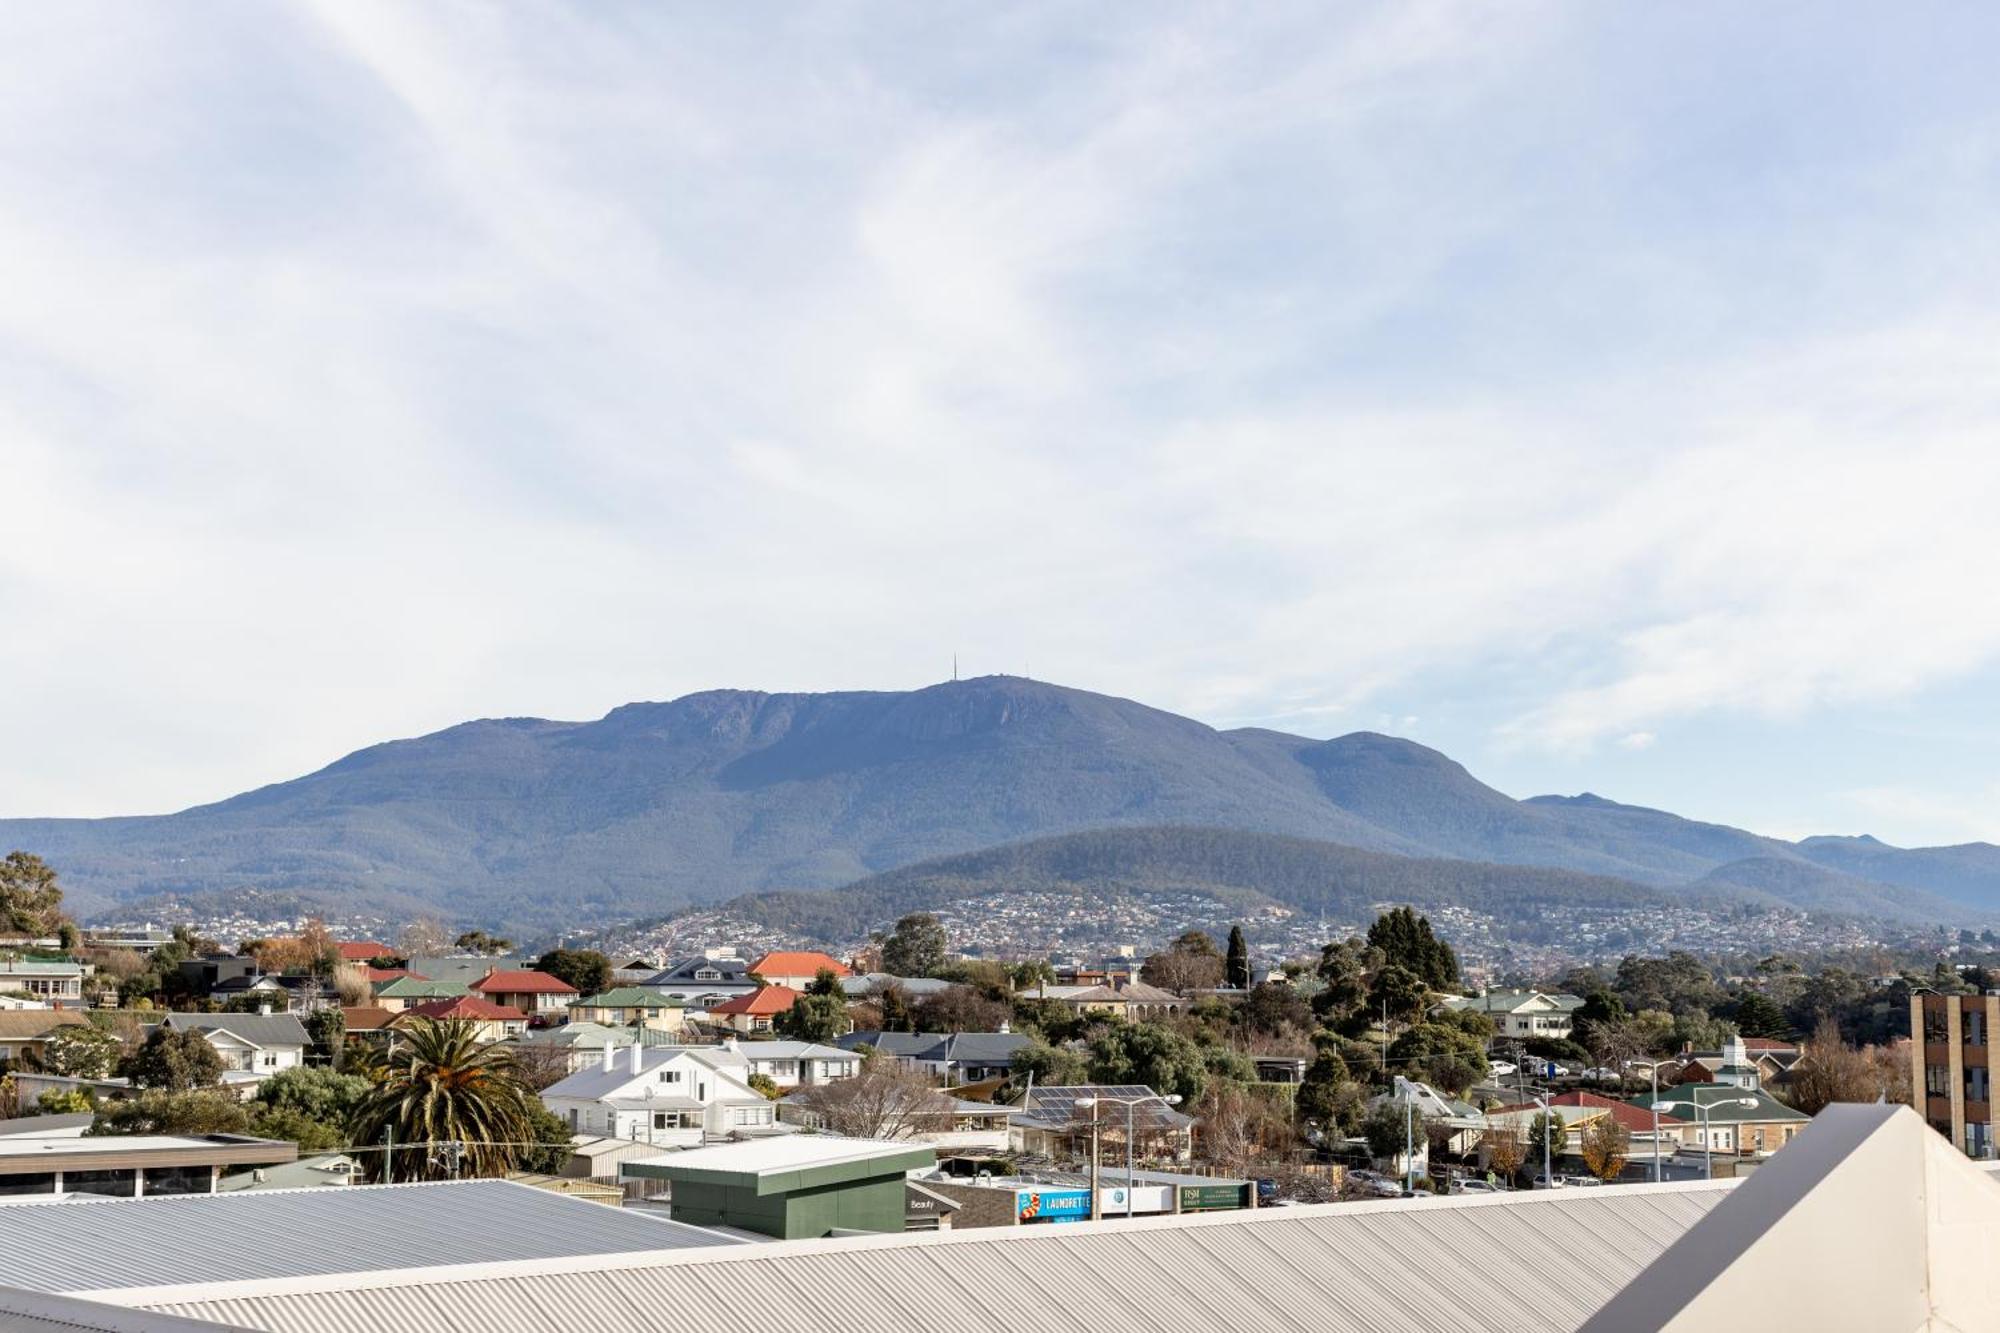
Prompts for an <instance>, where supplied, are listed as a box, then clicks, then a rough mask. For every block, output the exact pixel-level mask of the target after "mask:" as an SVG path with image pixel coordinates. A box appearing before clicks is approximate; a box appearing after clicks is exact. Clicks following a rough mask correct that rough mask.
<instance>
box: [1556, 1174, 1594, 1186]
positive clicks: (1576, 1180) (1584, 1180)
mask: <svg viewBox="0 0 2000 1333" xmlns="http://www.w3.org/2000/svg"><path fill="white" fill-rule="evenodd" d="M1561 1180H1562V1183H1563V1184H1565V1185H1575V1186H1579V1187H1582V1186H1589V1185H1602V1184H1603V1183H1604V1182H1603V1181H1601V1180H1599V1179H1598V1178H1597V1177H1596V1176H1563V1177H1561Z"/></svg>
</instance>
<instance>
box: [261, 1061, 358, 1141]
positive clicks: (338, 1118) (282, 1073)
mask: <svg viewBox="0 0 2000 1333" xmlns="http://www.w3.org/2000/svg"><path fill="white" fill-rule="evenodd" d="M373 1086H374V1085H373V1084H371V1083H370V1082H369V1081H368V1080H367V1079H365V1078H362V1077H361V1076H360V1075H358V1074H341V1073H336V1072H335V1071H334V1070H332V1069H328V1068H325V1067H320V1068H307V1067H300V1068H296V1069H281V1070H279V1071H278V1072H277V1073H275V1074H273V1075H271V1076H270V1077H269V1078H267V1079H265V1080H264V1081H263V1083H261V1084H259V1085H258V1088H257V1095H256V1096H255V1097H254V1098H252V1099H251V1100H252V1101H254V1102H255V1103H256V1105H257V1106H258V1107H259V1108H261V1110H262V1111H264V1112H282V1113H286V1114H293V1115H298V1116H301V1117H303V1118H305V1119H307V1120H312V1121H316V1122H318V1123H319V1124H322V1125H326V1126H328V1127H330V1128H332V1129H334V1130H336V1131H337V1132H338V1133H339V1134H340V1135H342V1136H343V1137H342V1141H344V1137H345V1135H346V1133H347V1124H348V1122H349V1121H350V1120H352V1119H353V1118H354V1113H355V1112H356V1111H358V1110H360V1109H361V1104H362V1103H363V1102H364V1101H366V1100H367V1099H368V1093H369V1091H370V1089H371V1088H372V1087H373Z"/></svg>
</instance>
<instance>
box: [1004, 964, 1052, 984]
mask: <svg viewBox="0 0 2000 1333" xmlns="http://www.w3.org/2000/svg"><path fill="white" fill-rule="evenodd" d="M1008 971H1009V972H1010V973H1011V979H1012V980H1013V983H1014V989H1015V990H1016V991H1031V990H1035V989H1038V988H1039V987H1042V986H1053V985H1054V984H1055V980H1056V970H1055V968H1054V966H1052V965H1051V964H1050V963H1049V960H1048V959H1046V958H1029V959H1025V960H1024V961H1022V962H1018V963H1016V964H1014V966H1013V967H1011V968H1009V969H1008Z"/></svg>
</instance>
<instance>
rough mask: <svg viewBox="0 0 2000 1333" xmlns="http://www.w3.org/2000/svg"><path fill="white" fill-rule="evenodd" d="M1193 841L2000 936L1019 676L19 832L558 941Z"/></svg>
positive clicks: (678, 704) (111, 900)
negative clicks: (847, 890) (1181, 829)
mask: <svg viewBox="0 0 2000 1333" xmlns="http://www.w3.org/2000/svg"><path fill="white" fill-rule="evenodd" d="M1176 825H1178V826H1189V827H1201V828H1208V829H1217V828H1220V829H1235V830H1241V831H1246V832H1253V833H1265V834H1275V835H1281V836H1285V837H1291V838H1298V839H1305V840H1309V841H1313V842H1318V843H1330V844H1338V845H1340V846H1343V847H1346V848H1350V849H1356V850H1359V851H1367V852H1376V853H1384V854H1390V855H1397V856H1404V857H1415V858H1428V859H1439V858H1455V859H1461V860H1468V861H1479V862H1492V863H1501V864H1509V865H1521V866H1539V867H1548V868H1552V869H1559V870H1566V871H1576V872H1581V873H1584V874H1590V875H1597V876H1606V877H1612V878H1616V879H1619V880H1623V881H1629V882H1632V883H1636V884H1642V885H1651V886H1655V887H1666V886H1677V885H1685V884H1688V883H1691V882H1694V881H1697V880H1700V879H1702V878H1703V877H1704V876H1707V875H1709V874H1710V873H1711V872H1713V871H1715V870H1717V868H1718V867H1722V866H1726V865H1729V864H1731V863H1734V862H1742V861H1755V860H1765V859H1768V860H1772V861H1776V862H1779V863H1784V864H1796V865H1808V866H1815V867H1819V868H1820V869H1821V870H1824V871H1827V872H1831V874H1832V875H1833V876H1835V877H1837V878H1833V879H1820V880H1816V881H1815V880H1811V879H1805V880H1799V881H1797V882H1796V883H1793V884H1792V886H1791V887H1792V891H1793V892H1794V893H1796V894H1801V895H1803V898H1804V900H1805V901H1804V903H1803V905H1808V906H1810V905H1815V903H1816V902H1817V899H1815V897H1814V895H1815V894H1816V893H1818V892H1820V891H1821V890H1824V891H1825V892H1826V893H1829V894H1833V895H1834V896H1835V898H1837V900H1838V901H1840V902H1842V903H1843V904H1851V903H1854V902H1856V901H1859V902H1860V903H1861V905H1862V906H1867V905H1868V904H1869V902H1870V901H1871V900H1870V899H1869V894H1871V893H1880V895H1881V897H1882V906H1883V910H1885V911H1889V910H1895V911H1904V910H1908V903H1909V901H1910V899H1909V897H1908V894H1903V895H1902V896H1900V897H1899V896H1898V895H1896V894H1892V893H1888V892H1886V891H1883V890H1881V888H1880V886H1882V885H1894V886H1897V887H1898V888H1899V889H1901V890H1910V891H1915V892H1917V893H1919V894H1921V893H1931V894H1937V895H1941V896H1943V897H1946V898H1949V899H1951V900H1953V901H1955V902H1960V903H1966V904H1970V905H1973V906H1975V907H1978V908H1981V909H1988V908H1993V909H1996V910H2000V849H1996V848H1992V847H1986V846H1984V845H1980V846H1975V847H1971V848H1935V849H1922V850H1917V851H1905V850H1901V849H1897V848H1891V847H1888V846H1886V845H1884V844H1881V843H1875V842H1873V841H1872V840H1870V841H1868V842H1867V844H1866V845H1865V846H1863V845H1855V844H1851V843H1850V842H1849V841H1848V840H1830V839H1809V840H1807V842H1805V843H1803V844H1798V845H1794V844H1791V843H1787V842H1783V841H1780V840H1776V839H1770V838H1762V837H1758V836H1756V835H1754V834H1750V833H1745V832H1743V831H1741V830H1738V829H1732V828H1728V827H1725V826H1721V825H1714V824H1703V823H1697V822H1695V821H1691V820H1686V819H1682V818H1680V817H1678V816H1676V815H1672V814H1669V813H1666V812H1664V811H1658V810H1647V809H1643V808H1640V807H1637V806H1628V805H1620V804H1617V803H1616V802H1612V801H1608V800H1604V799H1603V798H1601V797H1596V796H1591V795H1584V796H1576V797H1536V798H1533V799H1530V800H1526V801H1517V800H1514V799H1512V798H1511V797H1508V796H1506V795H1504V794H1503V793H1501V792H1498V791H1495V790H1494V789H1493V788H1491V787H1488V786H1486V785H1485V784H1483V783H1481V782H1479V781H1478V780H1477V779H1476V778H1474V777H1473V776H1472V775H1471V774H1470V773H1468V772H1467V771H1466V770H1465V769H1464V768H1463V767H1462V766H1461V765H1459V764H1457V763H1455V762H1454V761H1452V760H1451V759H1449V758H1448V757H1446V756H1445V755H1442V754H1439V753H1438V752H1437V751H1435V750H1431V749H1427V748H1425V747H1424V746H1421V745H1416V744H1414V743H1412V742H1410V741H1406V740H1399V739H1396V738H1394V737H1390V736H1382V735H1376V734H1373V733H1366V732H1363V733H1356V734H1354V735H1349V736H1341V737H1336V738H1334V739H1332V740H1313V739H1309V738H1306V737H1301V736H1291V735H1287V734H1284V733H1282V732H1275V731H1268V730H1261V729H1245V730H1236V731H1218V730H1216V729H1214V728H1212V727H1208V726H1204V725H1202V724H1201V723H1199V722H1195V721H1191V720H1190V719H1187V718H1184V717H1178V716H1175V715H1174V714H1171V713H1166V712H1162V711H1161V710H1159V709H1155V708H1149V707H1146V706H1145V705H1143V704H1138V703H1134V702H1132V701H1130V700H1126V699H1118V698H1112V697H1109V696H1106V695H1100V694H1092V693H1088V692H1086V691H1082V690H1073V689H1066V688H1064V687H1061V686H1056V685H1050V684H1045V683H1042V682H1038V681H1029V680H1024V679H1020V678H1017V677H1008V676H992V677H984V678H981V679H977V680H968V681H952V682H948V683H945V684H939V685H933V686H930V687H928V688H925V689H920V690H913V691H908V692H852V693H836V694H764V693H758V692H753V691H743V690H714V691H708V692H705V693H700V694H692V695H688V696H686V697H684V698H681V699H676V700H673V701H671V702H668V703H637V704H629V705H626V706H624V707H622V708H617V709H614V710H612V711H611V712H610V713H608V714H607V715H605V716H604V717H603V718H600V719H598V720H597V721H594V722H554V721H546V720H542V719H534V718H510V719H489V720H484V721H477V722H468V723H465V724H463V725H461V726H456V727H452V728H449V729H447V730H445V731H440V732H437V733H435V734H432V735H429V736H422V737H417V738H415V739H411V740H400V741H391V742H389V743H387V744H383V745H376V746H372V747H370V748H368V749H365V750H361V751H358V752H357V753H355V754H352V755H349V756H347V757H346V758H344V759H341V760H339V761H338V762H336V763H334V764H331V765H329V766H328V767H326V768H324V769H321V770H320V771H319V772H317V773H312V774H309V775H307V776H305V777H302V778H297V779H294V780H292V781H289V782H281V783H278V784H276V785H273V786H269V787H264V788H260V789H258V790H256V791H252V792H247V793H245V794H243V795H241V796H236V797H233V798H231V799H229V800H226V801H222V802H219V803H217V804H214V805H207V806H200V807H196V808H194V809H191V810H185V811H181V812H180V813H178V814H171V815H158V816H146V817H133V818H118V819H100V820H50V819H29V820H8V821H0V847H8V848H11V847H17V846H18V847H24V848H28V849H31V850H34V851H36V852H39V853H40V854H42V855H43V856H46V857H48V858H49V859H50V860H51V861H53V862H54V863H55V864H56V865H57V867H58V868H59V870H60V871H61V872H62V875H63V878H64V882H65V884H66V885H67V886H68V889H69V892H70V894H71V897H72V899H73V900H74V902H75V904H76V906H77V907H78V909H79V910H83V911H90V910H95V909H102V908H106V907H109V906H111V905H114V904H116V903H120V902H129V901H132V900H134V899H138V898H143V897H146V896H149V895H154V894H160V893H177V894H213V893H218V892H223V893H227V892H232V891H240V890H242V889H246V888H259V889H265V890H274V891H281V892H289V891H296V892H299V893H301V894H317V895H322V896H323V897H325V898H326V899H328V900H330V901H337V902H338V903H339V904H341V905H345V906H351V907H355V908H369V909H375V910H384V911H389V912H399V913H407V912H414V911H418V910H430V911H437V912H439V913H441V914H444V915H447V916H449V917H452V918H454V919H462V920H466V921H469V922H482V923H493V924H500V925H506V926H523V927H528V926H536V925H563V924H572V923H578V922H588V921H593V920H600V919H606V918H612V917H618V916H636V915H642V914H647V913H659V912H662V911H666V910H669V909H672V908H674V907H677V906H680V905H683V904H687V903H695V902H711V901H715V900H719V899H723V898H728V897H732V896H735V895H738V894H742V893H746V892H754V891H758V890H801V889H806V890H810V889H822V888H830V887H834V886H838V885H842V884H847V883H850V882H853V881H856V880H864V879H867V878H869V877H871V876H875V875H879V874H882V873H884V872H888V871H893V870H896V869H897V868H899V867H904V866H910V865H913V864H916V863H919V862H923V861H926V860H929V859H932V858H937V857H946V856H952V855H955V854H959V853H964V852H972V851H977V850H980V849H983V848H990V847H995V846H998V845H1001V844H1008V843H1015V842H1021V841H1026V840H1031V839H1037V838H1045V837H1049V836H1053V835H1059V834H1065V833H1076V832H1083V831H1087V830H1102V829H1115V828H1142V827H1161V826H1176ZM1839 877H1844V878H1839ZM1850 881H1860V882H1861V883H1862V884H1863V885H1864V886H1869V885H1872V886H1875V887H1874V888H1867V887H1864V888H1862V889H1856V888H1855V886H1854V884H1853V883H1852V882H1850ZM1727 883H1728V884H1729V885H1730V887H1731V889H1732V891H1741V892H1745V893H1751V894H1766V895H1768V893H1769V890H1768V889H1766V888H1760V887H1757V886H1743V885H1738V884H1735V882H1734V881H1727ZM1815 883H1817V884H1818V885H1819V886H1820V887H1819V889H1815V888H1814V887H1813V885H1814V884H1815ZM1856 894H1859V895H1860V898H1859V899H1858V900H1857V899H1856ZM1778 896H1780V897H1782V895H1778ZM1760 900H1768V897H1766V898H1763V899H1760ZM1786 900H1787V901H1793V899H1786ZM1919 901H1921V900H1919ZM1842 910H1847V909H1846V908H1843V909H1842Z"/></svg>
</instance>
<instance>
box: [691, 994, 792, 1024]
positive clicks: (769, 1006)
mask: <svg viewBox="0 0 2000 1333" xmlns="http://www.w3.org/2000/svg"><path fill="white" fill-rule="evenodd" d="M800 998H801V996H800V993H799V992H798V991H795V990H793V989H792V988H791V987H790V986H765V987H763V988H762V989H760V990H754V991H752V992H750V993H749V994H748V995H739V996H737V997H736V998H735V999H733V1000H725V1001H723V1002H722V1003H721V1004H718V1005H716V1006H714V1007H713V1008H711V1009H710V1010H709V1011H708V1016H709V1017H710V1018H713V1019H718V1020H720V1021H721V1022H723V1023H725V1024H727V1025H728V1026H730V1027H732V1028H735V1029H736V1030H737V1031H738V1032H769V1031H770V1030H771V1023H772V1022H773V1020H775V1019H776V1018H777V1016H778V1015H779V1014H782V1013H785V1012H787V1011H788V1010H790V1009H791V1007H792V1006H793V1005H794V1004H797V1003H798V1002H799V1000H800Z"/></svg>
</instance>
